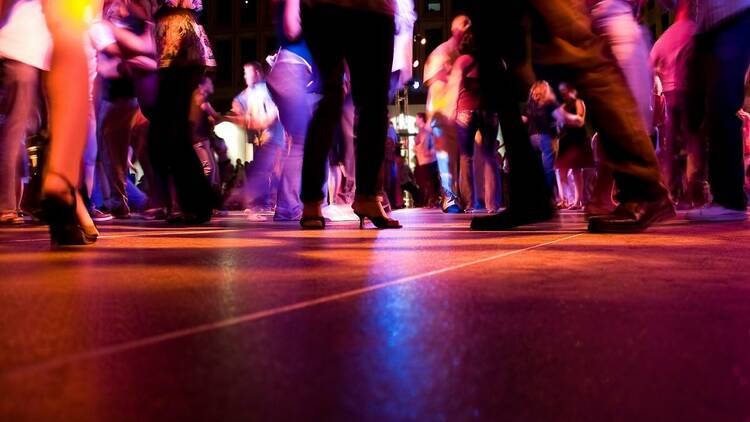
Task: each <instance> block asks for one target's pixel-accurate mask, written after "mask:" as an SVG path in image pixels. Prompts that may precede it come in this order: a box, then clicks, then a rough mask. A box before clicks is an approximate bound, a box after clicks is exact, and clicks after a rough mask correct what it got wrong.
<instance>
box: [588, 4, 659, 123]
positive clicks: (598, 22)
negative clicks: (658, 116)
mask: <svg viewBox="0 0 750 422" xmlns="http://www.w3.org/2000/svg"><path fill="white" fill-rule="evenodd" d="M588 3H589V10H590V13H591V25H592V28H593V30H594V32H595V33H596V34H597V35H600V36H601V37H602V38H604V40H605V41H606V43H607V45H608V46H609V48H610V49H611V50H612V54H613V55H614V57H615V60H616V61H617V65H618V66H619V67H620V69H621V70H622V73H623V75H624V76H625V81H626V82H627V84H628V88H629V89H630V93H631V94H632V95H633V98H634V99H635V101H636V103H637V104H638V111H639V113H640V114H641V117H642V118H643V121H644V123H645V124H646V128H650V127H651V120H652V116H651V87H652V81H653V72H652V69H651V66H650V65H649V64H650V61H649V43H648V41H647V38H646V37H647V35H646V34H645V33H644V31H643V30H642V28H641V26H640V25H639V24H638V18H637V17H636V15H635V10H636V9H637V8H639V7H641V6H642V5H643V4H644V3H645V0H588Z"/></svg>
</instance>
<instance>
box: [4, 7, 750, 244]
mask: <svg viewBox="0 0 750 422" xmlns="http://www.w3.org/2000/svg"><path fill="white" fill-rule="evenodd" d="M585 3H586V4H585V5H583V4H581V2H575V1H570V0H554V1H550V0H545V1H543V0H528V1H521V2H508V3H506V2H486V1H479V0H477V1H470V2H467V7H468V13H467V14H466V15H460V16H457V17H456V18H455V19H454V20H453V22H452V24H451V35H450V37H449V39H448V40H446V41H445V42H443V43H442V44H440V45H439V46H438V47H437V48H435V49H434V50H433V51H432V52H431V53H430V55H429V57H428V58H427V61H426V63H425V67H424V75H423V81H424V85H425V86H426V87H427V90H428V96H427V104H426V110H425V113H419V114H418V115H417V118H416V122H417V128H418V132H417V134H416V135H415V136H414V139H413V143H412V144H410V143H409V141H408V140H407V139H405V138H403V139H402V137H400V136H399V135H398V133H396V131H395V129H394V128H393V126H392V124H390V125H389V114H388V104H389V103H391V102H392V101H393V97H394V95H395V92H396V91H397V90H399V89H401V88H403V87H404V85H405V84H407V83H408V82H409V81H411V80H412V77H413V75H412V69H413V66H412V56H411V54H412V38H413V28H414V23H415V20H416V14H415V11H414V4H413V2H412V0H371V1H356V0H274V1H273V2H272V12H273V13H272V14H273V19H274V25H275V29H276V37H277V39H278V40H279V44H280V49H279V51H278V52H277V54H275V55H274V56H273V57H271V58H269V60H267V63H259V62H251V63H247V64H245V65H244V68H243V71H244V79H245V83H246V85H247V87H246V89H244V90H243V91H242V92H241V93H239V94H238V95H237V96H236V97H235V99H234V101H233V102H232V107H231V110H228V111H227V112H225V113H219V112H217V111H216V110H215V109H214V108H213V106H212V105H211V104H210V102H209V100H210V97H211V95H212V94H213V90H214V87H213V79H212V75H213V74H214V73H215V72H214V70H215V68H216V65H217V64H216V60H215V58H214V56H213V52H212V49H211V44H210V41H209V38H208V36H207V34H206V32H205V30H204V28H203V27H202V26H201V24H200V20H199V14H200V13H201V10H202V4H201V1H200V0H105V1H104V2H103V4H101V3H98V2H96V1H72V0H71V1H68V0H62V1H54V2H53V1H49V0H46V1H45V0H4V1H3V2H2V3H0V13H2V15H1V17H2V19H1V20H0V57H1V58H2V109H0V115H2V116H3V120H2V122H1V124H2V132H1V133H0V150H2V152H3V154H2V158H0V224H22V223H23V222H25V221H26V220H27V218H25V215H24V213H29V214H31V215H32V216H33V217H34V218H38V219H41V220H43V221H45V222H47V223H48V224H49V226H50V235H51V238H52V242H53V244H55V245H80V244H90V243H93V242H94V241H96V238H97V236H98V230H97V227H96V223H97V222H102V221H107V220H111V219H115V218H116V219H126V218H132V217H134V216H138V217H140V218H145V219H164V220H166V221H168V222H171V223H179V224H187V225H193V224H202V223H205V222H207V221H209V220H210V219H211V218H212V216H214V215H217V214H220V213H222V212H223V211H224V210H226V209H227V208H240V209H246V213H247V214H248V216H249V218H257V216H258V215H260V214H269V215H273V219H274V220H276V221H299V223H300V225H301V226H302V228H304V229H313V230H315V229H324V228H325V226H326V218H324V214H323V209H324V207H325V206H326V205H327V204H346V205H347V206H350V207H351V209H352V210H353V212H354V214H356V215H357V216H358V218H359V220H360V226H363V225H364V223H365V221H366V220H369V221H370V222H371V223H372V224H374V225H375V226H376V227H378V228H400V227H401V224H400V223H399V222H398V221H397V220H395V219H393V218H392V217H391V215H390V210H391V209H396V208H401V207H404V206H406V205H407V204H411V205H412V206H423V207H437V208H440V209H442V211H443V212H445V213H464V212H470V213H478V212H485V213H487V215H484V216H479V215H478V216H475V217H474V218H473V220H472V223H471V228H472V229H475V230H506V229H510V228H513V227H516V226H519V225H523V224H529V223H535V222H541V221H545V220H548V219H550V218H552V217H553V216H554V215H555V213H556V212H557V210H558V209H572V210H583V211H585V215H586V217H587V218H588V221H589V229H590V230H591V231H594V232H638V231H642V230H645V229H646V228H648V227H649V226H651V225H652V224H654V223H657V222H659V221H662V220H665V219H668V218H671V217H673V216H674V215H675V205H676V206H677V207H678V208H681V209H687V210H689V211H688V213H687V218H688V219H692V220H699V221H740V220H745V219H747V211H746V207H747V194H746V191H745V188H746V177H748V176H747V175H748V167H747V164H748V163H747V162H746V161H747V160H746V158H747V157H748V155H746V154H750V139H749V138H750V104H749V103H748V101H747V100H746V98H748V97H750V96H748V95H747V94H748V89H749V88H748V86H750V84H749V83H748V67H749V66H750V0H675V1H666V0H665V1H662V3H664V4H663V6H664V7H666V8H669V9H671V10H673V11H674V12H675V16H676V20H675V23H674V24H673V25H672V26H671V27H670V28H669V29H668V30H667V31H666V32H665V33H664V34H663V35H662V36H661V37H660V38H659V39H658V40H657V41H656V43H655V44H654V45H653V48H652V47H651V43H650V42H649V41H648V37H647V36H646V33H647V32H646V31H643V30H642V28H641V26H640V25H639V22H638V12H639V10H640V8H641V7H642V6H643V5H642V4H641V3H642V2H640V1H635V0H587V2H585ZM529 39H531V42H529ZM63 48H65V49H66V50H65V51H64V53H63V52H62V49H63ZM46 71H49V76H48V78H47V80H48V83H47V84H46V85H44V84H42V83H41V81H42V75H43V72H46ZM541 76H544V77H545V78H546V79H548V80H550V81H554V84H551V83H549V82H547V81H545V80H542V79H541ZM43 85H44V86H46V88H43ZM74 90H76V91H75V92H74ZM519 104H523V106H522V107H519ZM220 122H231V123H233V124H235V125H237V126H239V127H241V128H242V130H244V131H246V133H247V139H248V142H250V143H252V144H253V159H252V161H251V162H250V163H243V162H242V161H239V162H237V163H236V164H235V165H233V164H232V162H231V160H230V158H229V154H228V149H227V145H226V143H225V142H224V140H222V139H221V138H219V137H218V136H217V135H216V133H215V131H214V127H215V125H217V124H219V123H220ZM410 147H413V151H414V156H415V158H416V162H415V163H410V162H409V157H410V155H409V154H407V153H405V152H404V151H405V150H407V149H408V148H410ZM743 148H744V151H743ZM29 150H33V151H34V153H35V155H34V158H35V160H33V161H34V162H33V163H32V162H31V160H29V156H28V155H27V154H26V152H27V151H29ZM412 164H415V165H412ZM412 168H414V172H413V173H412ZM135 174H138V175H139V177H138V179H136V178H135V177H134V175H135ZM748 178H750V177H748ZM407 198H408V199H407ZM22 210H23V211H22Z"/></svg>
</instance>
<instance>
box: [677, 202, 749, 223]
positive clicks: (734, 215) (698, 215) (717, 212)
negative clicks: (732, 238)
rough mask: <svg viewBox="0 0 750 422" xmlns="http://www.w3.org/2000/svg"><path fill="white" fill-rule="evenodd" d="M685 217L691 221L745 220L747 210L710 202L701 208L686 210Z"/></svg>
mask: <svg viewBox="0 0 750 422" xmlns="http://www.w3.org/2000/svg"><path fill="white" fill-rule="evenodd" d="M685 218H687V219H688V220H691V221H716V222H721V221H745V220H747V211H740V210H732V209H729V208H725V207H722V206H721V205H718V204H714V203H711V204H708V205H706V206H705V207H703V208H698V209H694V210H691V211H688V212H687V213H686V214H685Z"/></svg>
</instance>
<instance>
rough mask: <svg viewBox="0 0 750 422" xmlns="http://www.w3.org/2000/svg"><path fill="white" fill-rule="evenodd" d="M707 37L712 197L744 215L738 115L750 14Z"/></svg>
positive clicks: (749, 60) (749, 58) (749, 51)
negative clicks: (708, 49)
mask: <svg viewBox="0 0 750 422" xmlns="http://www.w3.org/2000/svg"><path fill="white" fill-rule="evenodd" d="M706 35H707V36H708V37H709V39H710V41H709V43H710V44H709V48H710V49H711V56H712V60H711V61H710V66H711V67H710V69H709V85H708V87H707V88H708V89H707V101H706V105H707V110H706V121H707V125H708V133H709V141H708V142H709V164H708V168H709V183H710V184H711V193H712V194H713V200H714V203H716V204H718V205H721V206H722V207H725V208H729V209H732V210H741V211H744V210H745V209H746V207H747V198H746V196H745V191H744V172H743V169H744V163H743V143H742V121H741V120H740V119H739V118H738V117H737V115H736V113H737V111H738V110H739V109H740V108H741V107H742V103H743V99H744V77H745V72H746V71H747V68H748V65H749V64H750V11H746V12H744V13H743V14H742V15H740V16H738V17H736V18H734V19H733V20H731V21H730V22H727V23H725V24H724V25H722V26H721V27H720V28H717V29H715V30H714V31H713V32H712V33H710V34H706Z"/></svg>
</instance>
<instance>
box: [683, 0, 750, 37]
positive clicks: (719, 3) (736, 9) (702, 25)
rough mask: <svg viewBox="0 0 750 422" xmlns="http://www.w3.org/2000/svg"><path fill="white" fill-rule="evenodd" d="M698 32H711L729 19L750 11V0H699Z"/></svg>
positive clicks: (697, 10) (697, 6)
mask: <svg viewBox="0 0 750 422" xmlns="http://www.w3.org/2000/svg"><path fill="white" fill-rule="evenodd" d="M696 3H697V4H696V12H697V14H696V17H697V19H696V21H697V22H698V31H699V32H706V31H709V30H711V29H713V28H715V27H717V26H718V25H720V24H721V23H723V22H724V21H726V20H727V19H729V18H731V17H733V16H736V15H738V14H740V13H742V12H743V11H745V10H747V9H750V0H697V2H696Z"/></svg>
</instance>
